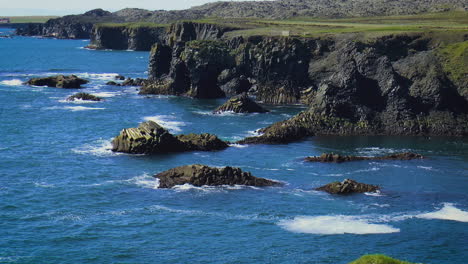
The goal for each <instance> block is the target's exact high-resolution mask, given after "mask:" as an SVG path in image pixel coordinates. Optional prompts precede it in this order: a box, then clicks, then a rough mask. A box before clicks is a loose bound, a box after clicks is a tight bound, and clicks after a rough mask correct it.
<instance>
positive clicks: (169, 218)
mask: <svg viewBox="0 0 468 264" xmlns="http://www.w3.org/2000/svg"><path fill="white" fill-rule="evenodd" d="M86 44H87V42H85V41H76V40H54V39H35V38H23V37H16V38H13V39H0V57H1V58H2V59H1V60H0V101H1V105H0V118H1V126H0V134H1V135H2V140H1V141H0V159H1V162H0V234H1V238H2V239H1V240H0V263H188V262H190V263H347V262H349V261H351V260H353V259H356V258H358V257H359V256H360V255H363V254H367V253H384V254H388V255H391V256H394V257H397V258H400V259H406V260H409V261H415V262H416V261H417V262H424V263H434V264H437V263H445V264H459V263H464V262H465V261H466V258H467V257H468V254H467V252H468V243H467V242H468V241H467V237H468V229H467V227H468V194H467V191H466V190H467V187H468V184H467V177H468V141H467V140H466V139H461V138H422V137H419V138H417V137H313V138H310V139H308V140H305V141H303V142H299V143H293V144H289V145H259V146H239V145H232V147H230V148H228V149H227V150H224V151H220V152H193V153H183V154H169V155H156V156H143V155H136V156H132V155H125V154H115V153H112V152H111V151H110V150H109V145H110V140H111V139H112V137H114V136H116V135H118V133H119V131H120V130H121V129H123V128H127V127H134V126H136V125H137V124H138V123H139V122H142V121H145V120H155V121H157V122H158V123H160V124H161V125H163V126H165V127H167V128H168V129H170V130H171V131H172V132H173V133H176V134H178V133H190V132H194V133H200V132H209V133H214V134H217V135H219V136H220V137H221V138H223V139H225V140H230V141H234V140H238V139H241V138H243V137H246V136H249V135H252V134H254V131H255V130H256V129H258V128H261V127H265V126H266V125H268V124H271V123H273V122H276V121H279V120H283V119H286V118H288V117H290V116H292V115H294V114H295V113H298V112H299V111H301V110H302V109H303V108H301V107H298V106H290V107H286V106H282V107H279V106H268V108H269V109H270V110H272V112H271V113H268V114H251V115H236V114H225V115H212V114H211V111H212V110H213V109H215V108H216V107H217V106H218V105H220V104H222V102H223V101H224V100H195V99H190V98H177V97H170V96H150V97H147V96H139V95H137V91H136V90H135V88H134V87H133V88H132V87H125V88H122V87H111V86H106V85H105V83H106V82H107V81H109V80H112V79H113V77H114V76H115V75H117V74H123V75H125V76H131V77H145V75H146V73H145V71H146V69H147V60H148V53H146V52H126V51H119V52H117V51H91V50H86V49H83V48H82V47H83V46H85V45H86ZM58 73H65V74H70V73H73V74H76V75H78V76H81V77H85V78H87V79H89V80H90V83H89V84H87V85H86V86H85V87H86V88H85V89H84V91H85V92H90V93H93V94H97V95H99V96H102V97H104V98H105V101H103V102H96V103H85V102H73V103H71V102H67V101H65V98H67V97H68V96H69V95H71V94H73V93H75V92H76V91H73V90H64V89H55V88H44V87H27V86H24V85H22V82H24V81H26V80H27V79H28V78H30V77H31V76H45V75H50V74H58ZM401 151H414V152H418V153H421V154H423V155H425V156H427V157H428V159H425V160H416V161H378V162H372V161H362V162H354V163H347V164H314V163H306V162H304V161H303V158H304V157H306V156H310V155H319V154H321V153H322V152H336V153H344V154H359V155H383V154H387V153H393V152H401ZM195 163H202V164H206V165H211V166H226V165H230V166H238V167H240V168H242V169H244V170H246V171H251V172H252V173H253V174H254V175H255V176H258V177H265V178H270V179H275V180H279V181H282V182H285V183H286V185H285V186H284V187H275V188H251V187H243V186H226V187H216V188H214V187H202V188H198V187H193V186H190V185H184V186H178V187H176V188H174V189H170V190H159V189H157V186H158V182H157V181H156V180H155V179H154V178H152V177H151V175H153V174H155V173H158V172H161V171H163V170H166V169H169V168H172V167H176V166H179V165H186V164H195ZM345 178H352V179H355V180H358V181H362V182H366V183H371V184H378V185H380V186H382V188H383V189H382V192H381V193H378V194H363V195H352V196H333V195H328V194H325V193H321V192H316V191H313V188H315V187H318V186H321V185H324V184H326V183H329V182H331V181H341V180H343V179H345Z"/></svg>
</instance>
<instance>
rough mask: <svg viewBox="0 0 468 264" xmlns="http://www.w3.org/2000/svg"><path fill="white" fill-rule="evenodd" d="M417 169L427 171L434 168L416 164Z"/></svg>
mask: <svg viewBox="0 0 468 264" xmlns="http://www.w3.org/2000/svg"><path fill="white" fill-rule="evenodd" d="M418 169H423V170H428V171H434V170H435V169H434V168H432V167H425V166H418Z"/></svg>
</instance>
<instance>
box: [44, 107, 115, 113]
mask: <svg viewBox="0 0 468 264" xmlns="http://www.w3.org/2000/svg"><path fill="white" fill-rule="evenodd" d="M43 109H45V110H70V111H72V112H78V111H90V110H104V109H106V108H102V107H86V106H52V107H45V108H43Z"/></svg>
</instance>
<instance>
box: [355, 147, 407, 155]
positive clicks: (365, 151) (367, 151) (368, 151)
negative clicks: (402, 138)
mask: <svg viewBox="0 0 468 264" xmlns="http://www.w3.org/2000/svg"><path fill="white" fill-rule="evenodd" d="M356 151H357V152H358V153H360V154H362V155H364V156H378V155H386V154H392V153H402V152H410V151H411V150H409V149H393V148H380V147H369V148H357V149H356Z"/></svg>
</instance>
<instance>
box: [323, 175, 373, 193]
mask: <svg viewBox="0 0 468 264" xmlns="http://www.w3.org/2000/svg"><path fill="white" fill-rule="evenodd" d="M379 189H380V187H379V186H376V185H370V184H365V183H359V182H356V181H354V180H350V179H346V180H344V181H342V182H332V183H329V184H327V185H325V186H322V187H319V188H316V189H315V190H317V191H325V192H328V193H331V194H351V193H365V192H376V191H378V190H379Z"/></svg>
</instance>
